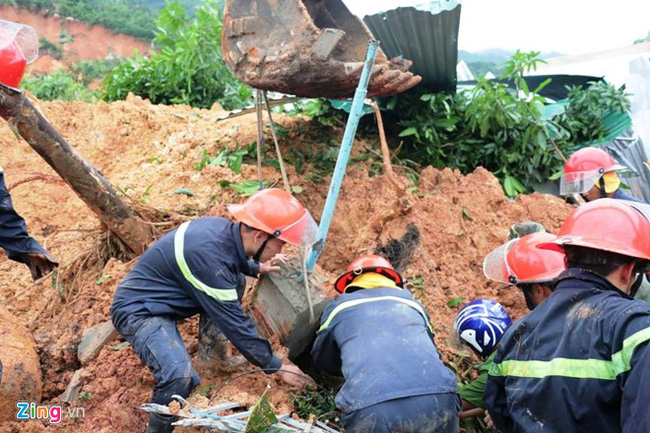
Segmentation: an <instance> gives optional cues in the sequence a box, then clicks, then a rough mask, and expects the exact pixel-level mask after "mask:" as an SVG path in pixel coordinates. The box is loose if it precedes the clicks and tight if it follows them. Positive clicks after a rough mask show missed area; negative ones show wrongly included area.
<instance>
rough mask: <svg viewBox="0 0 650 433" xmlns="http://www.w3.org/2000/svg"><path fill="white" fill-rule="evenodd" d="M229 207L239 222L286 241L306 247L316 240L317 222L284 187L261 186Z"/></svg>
mask: <svg viewBox="0 0 650 433" xmlns="http://www.w3.org/2000/svg"><path fill="white" fill-rule="evenodd" d="M228 210H229V211H230V213H231V214H233V216H234V217H235V218H236V219H237V220H238V221H241V222H242V223H244V224H246V225H247V226H249V227H253V228H255V229H258V230H261V231H263V232H266V233H269V234H271V235H273V236H275V237H277V238H278V239H280V240H283V241H285V242H287V243H288V244H291V245H294V246H297V247H307V246H310V245H313V244H314V243H316V241H317V240H318V225H317V224H316V222H315V221H314V219H313V218H312V217H311V215H310V213H309V211H308V210H307V209H305V208H304V206H303V205H302V204H301V203H300V202H299V201H298V199H297V198H295V197H294V196H292V195H291V194H289V193H288V192H286V191H285V190H283V189H278V188H269V189H263V190H261V191H258V192H256V193H255V194H253V195H252V196H250V197H249V198H248V199H247V200H246V201H245V202H244V203H242V204H231V205H228Z"/></svg>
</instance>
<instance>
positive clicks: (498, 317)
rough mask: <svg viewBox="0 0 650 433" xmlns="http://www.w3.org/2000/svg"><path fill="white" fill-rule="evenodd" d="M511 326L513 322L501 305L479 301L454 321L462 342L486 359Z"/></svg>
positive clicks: (470, 304)
mask: <svg viewBox="0 0 650 433" xmlns="http://www.w3.org/2000/svg"><path fill="white" fill-rule="evenodd" d="M511 324H512V320H510V316H509V315H508V312H507V311H506V309H505V308H503V306H502V305H501V304H499V303H498V302H494V301H491V300H489V299H477V300H475V301H472V302H470V303H469V304H467V305H465V306H464V307H463V309H462V310H460V313H458V316H457V317H456V320H455V321H454V330H455V331H456V334H457V336H458V338H459V339H460V340H461V341H463V342H464V343H465V344H467V345H468V346H470V347H471V348H472V349H474V350H475V351H476V352H477V353H478V354H479V355H481V357H482V358H483V359H485V358H487V357H488V356H490V354H491V353H492V351H493V350H494V348H495V347H496V345H497V343H498V342H499V340H501V337H503V334H504V333H505V332H506V329H508V327H509V326H510V325H511Z"/></svg>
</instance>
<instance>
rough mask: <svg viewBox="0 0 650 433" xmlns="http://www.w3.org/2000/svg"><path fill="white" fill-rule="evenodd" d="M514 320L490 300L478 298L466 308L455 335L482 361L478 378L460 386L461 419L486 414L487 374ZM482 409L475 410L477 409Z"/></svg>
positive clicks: (458, 322)
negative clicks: (484, 395)
mask: <svg viewBox="0 0 650 433" xmlns="http://www.w3.org/2000/svg"><path fill="white" fill-rule="evenodd" d="M511 324H512V321H511V320H510V316H509V315H508V312H507V311H506V309H505V308H503V306H502V305H501V304H499V303H498V302H495V301H492V300H490V299H476V300H474V301H472V302H470V303H469V304H467V305H465V306H464V307H463V308H462V309H461V310H460V312H459V313H458V316H456V320H454V332H455V333H456V337H457V338H458V340H459V341H460V342H462V343H463V344H465V345H467V347H469V348H470V349H471V351H472V354H473V355H474V356H475V357H476V358H478V359H480V360H481V363H480V364H478V365H477V366H476V369H477V370H478V377H477V378H476V379H475V380H473V381H471V382H470V383H467V384H465V385H459V386H458V394H459V395H460V398H461V400H462V404H463V411H462V412H461V413H460V418H461V419H463V418H470V417H476V416H480V415H482V414H483V412H484V411H485V403H484V402H483V392H484V391H485V382H487V378H488V371H489V370H490V367H491V366H492V359H493V358H494V355H495V354H496V348H497V346H498V345H499V341H500V340H501V337H503V334H504V333H505V332H506V330H507V329H508V328H509V327H510V325H511ZM477 408H478V409H482V410H474V409H477Z"/></svg>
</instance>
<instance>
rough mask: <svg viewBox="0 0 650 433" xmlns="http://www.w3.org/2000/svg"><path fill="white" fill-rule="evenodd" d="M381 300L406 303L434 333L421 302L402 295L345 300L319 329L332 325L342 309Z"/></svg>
mask: <svg viewBox="0 0 650 433" xmlns="http://www.w3.org/2000/svg"><path fill="white" fill-rule="evenodd" d="M379 301H395V302H401V303H402V304H406V305H408V306H409V307H411V308H413V309H414V310H416V311H417V312H418V313H420V315H421V316H422V318H424V322H425V323H426V325H427V328H429V331H431V333H432V334H433V327H432V326H431V323H430V322H429V319H428V317H427V314H426V313H425V312H424V309H423V308H422V307H421V306H420V304H418V303H417V302H415V301H411V300H410V299H404V298H400V297H397V296H379V297H377V298H368V299H355V300H353V301H346V302H343V303H342V304H340V305H338V306H337V307H336V308H334V309H333V310H332V312H331V313H330V315H329V316H328V317H327V320H326V321H325V323H323V325H322V326H321V327H320V328H319V331H322V330H324V329H327V327H328V326H329V325H330V323H332V320H334V317H335V316H336V315H337V314H339V313H340V312H341V311H343V310H345V309H347V308H351V307H356V306H357V305H361V304H367V303H370V302H379Z"/></svg>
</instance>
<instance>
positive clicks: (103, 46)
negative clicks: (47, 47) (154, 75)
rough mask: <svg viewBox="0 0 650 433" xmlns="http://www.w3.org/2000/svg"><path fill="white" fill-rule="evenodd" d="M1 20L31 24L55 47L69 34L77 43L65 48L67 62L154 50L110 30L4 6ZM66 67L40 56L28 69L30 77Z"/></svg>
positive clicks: (0, 13) (2, 6)
mask: <svg viewBox="0 0 650 433" xmlns="http://www.w3.org/2000/svg"><path fill="white" fill-rule="evenodd" d="M0 17H1V18H2V19H3V20H6V21H14V22H17V23H22V24H27V25H30V26H32V27H33V28H34V29H35V30H36V34H37V35H38V37H39V38H46V39H47V40H48V41H50V42H52V43H57V44H58V43H59V39H60V38H59V34H60V33H61V32H62V31H65V32H67V33H68V34H69V35H70V36H72V37H73V38H74V40H73V41H72V42H70V43H66V44H64V45H63V58H64V59H66V60H71V61H75V60H79V59H84V60H101V59H104V58H106V57H107V56H109V55H112V56H115V57H131V56H133V50H134V49H137V50H138V51H140V52H141V53H148V52H149V49H150V47H151V44H150V43H149V42H146V41H143V40H140V39H137V38H134V37H132V36H128V35H123V34H117V33H113V32H112V31H111V30H110V29H108V28H106V27H103V26H100V25H92V26H91V25H88V24H86V23H83V22H81V21H75V20H73V19H71V18H58V17H53V16H48V15H45V14H42V13H39V12H32V11H30V10H29V9H26V8H15V7H13V6H8V5H0ZM61 67H65V63H64V62H61V61H58V60H56V59H52V58H51V57H50V56H47V55H45V56H40V57H39V58H38V59H37V60H36V61H35V62H34V63H32V64H31V65H30V66H28V68H27V71H28V72H29V73H49V72H53V71H55V70H57V69H59V68H61Z"/></svg>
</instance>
